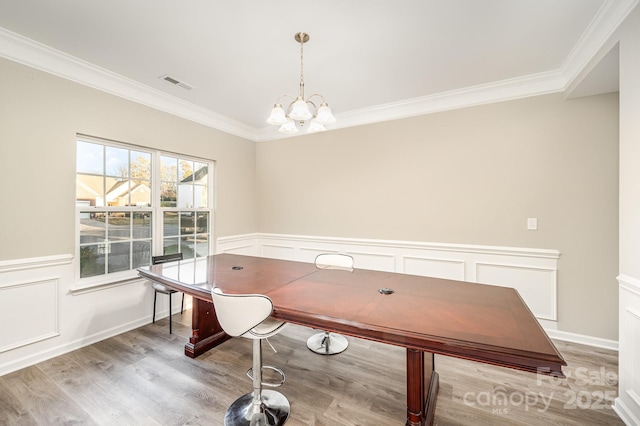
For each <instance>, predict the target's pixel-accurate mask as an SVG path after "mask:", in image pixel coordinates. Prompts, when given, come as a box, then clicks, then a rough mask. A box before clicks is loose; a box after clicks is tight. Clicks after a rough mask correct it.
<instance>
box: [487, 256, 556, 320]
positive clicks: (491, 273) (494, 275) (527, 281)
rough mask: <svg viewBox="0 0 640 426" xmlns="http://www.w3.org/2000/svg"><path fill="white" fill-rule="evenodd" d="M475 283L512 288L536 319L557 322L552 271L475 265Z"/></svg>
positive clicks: (499, 265) (525, 267) (502, 265)
mask: <svg viewBox="0 0 640 426" xmlns="http://www.w3.org/2000/svg"><path fill="white" fill-rule="evenodd" d="M475 282H477V283H481V284H491V285H498V286H501V287H513V288H515V289H516V290H518V292H519V293H520V296H521V297H522V298H523V299H524V301H525V302H526V303H527V306H529V309H531V312H533V314H534V315H535V316H536V317H537V318H541V319H547V320H552V321H555V320H557V318H556V306H555V300H556V271H555V269H545V268H533V267H530V266H516V265H505V264H490V263H480V262H477V263H476V281H475Z"/></svg>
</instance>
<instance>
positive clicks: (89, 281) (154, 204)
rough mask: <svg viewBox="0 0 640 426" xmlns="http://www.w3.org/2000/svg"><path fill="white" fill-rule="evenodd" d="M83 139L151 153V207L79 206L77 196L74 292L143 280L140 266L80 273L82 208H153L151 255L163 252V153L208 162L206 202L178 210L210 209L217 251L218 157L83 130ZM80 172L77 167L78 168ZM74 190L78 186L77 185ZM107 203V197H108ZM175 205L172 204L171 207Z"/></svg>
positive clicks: (210, 231)
mask: <svg viewBox="0 0 640 426" xmlns="http://www.w3.org/2000/svg"><path fill="white" fill-rule="evenodd" d="M79 140H82V141H86V142H90V143H96V144H100V145H107V146H113V147H118V148H124V149H129V150H139V151H143V152H149V153H151V187H152V189H151V207H111V208H110V207H109V206H106V205H105V206H103V207H86V206H78V205H77V202H76V199H75V198H74V203H76V208H75V239H74V244H75V259H74V262H73V266H74V274H75V284H74V285H73V286H72V288H71V293H78V294H80V293H84V292H89V291H95V290H100V289H103V288H109V287H114V286H118V285H123V284H127V283H131V282H135V281H137V280H140V279H141V278H140V277H139V275H138V272H137V270H135V269H130V270H127V271H120V272H114V273H110V274H109V273H107V274H103V275H97V276H93V277H86V278H81V277H80V212H86V211H88V210H93V209H95V211H96V212H102V211H110V210H111V211H116V210H117V211H126V212H131V213H134V212H140V211H150V212H151V217H152V225H151V238H152V240H151V251H152V256H158V255H161V254H163V253H162V251H163V237H164V236H163V225H162V220H163V212H164V211H165V210H166V208H162V207H161V206H160V186H161V181H160V173H161V172H160V157H161V156H163V155H165V156H171V157H177V158H180V159H185V160H189V161H197V162H199V163H205V164H207V165H208V173H207V188H208V189H207V191H208V194H207V206H206V207H202V208H199V209H180V208H178V207H176V208H175V210H178V211H180V210H183V211H203V212H208V214H209V221H208V235H209V239H208V251H209V253H210V254H213V253H214V251H213V250H214V223H215V216H214V213H215V208H214V207H215V198H216V196H217V191H216V189H215V186H214V184H215V171H216V168H215V165H216V163H215V161H214V160H210V159H205V158H200V157H194V156H190V155H186V154H180V153H176V152H169V151H164V150H158V149H154V148H148V147H144V146H139V145H134V144H130V143H124V142H118V141H113V140H109V139H105V138H98V137H94V136H87V135H83V134H78V135H76V146H77V141H79ZM76 175H77V170H76ZM74 190H75V188H74ZM105 204H106V200H105ZM171 209H173V208H171Z"/></svg>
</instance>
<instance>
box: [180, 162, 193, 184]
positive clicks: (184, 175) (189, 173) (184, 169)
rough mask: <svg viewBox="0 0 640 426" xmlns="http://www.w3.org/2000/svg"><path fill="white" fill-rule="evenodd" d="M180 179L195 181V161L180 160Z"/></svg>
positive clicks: (182, 180)
mask: <svg viewBox="0 0 640 426" xmlns="http://www.w3.org/2000/svg"><path fill="white" fill-rule="evenodd" d="M178 181H179V182H193V161H187V160H180V161H179V164H178Z"/></svg>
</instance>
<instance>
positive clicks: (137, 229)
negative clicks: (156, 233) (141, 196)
mask: <svg viewBox="0 0 640 426" xmlns="http://www.w3.org/2000/svg"><path fill="white" fill-rule="evenodd" d="M132 237H133V238H135V239H140V238H151V212H135V213H133V235H132Z"/></svg>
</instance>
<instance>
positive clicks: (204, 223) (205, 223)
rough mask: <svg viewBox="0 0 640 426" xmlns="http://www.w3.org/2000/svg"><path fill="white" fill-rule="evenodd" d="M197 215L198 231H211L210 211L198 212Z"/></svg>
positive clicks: (201, 232) (199, 232)
mask: <svg viewBox="0 0 640 426" xmlns="http://www.w3.org/2000/svg"><path fill="white" fill-rule="evenodd" d="M196 217H197V218H198V219H197V223H196V233H198V234H203V233H208V232H209V213H208V212H198V213H197V215H196Z"/></svg>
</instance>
